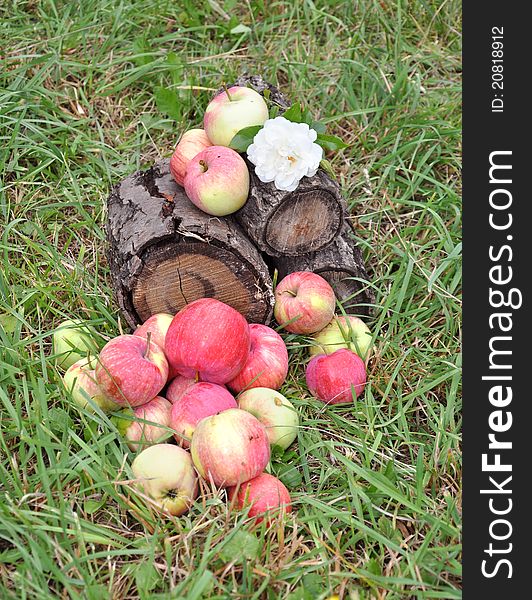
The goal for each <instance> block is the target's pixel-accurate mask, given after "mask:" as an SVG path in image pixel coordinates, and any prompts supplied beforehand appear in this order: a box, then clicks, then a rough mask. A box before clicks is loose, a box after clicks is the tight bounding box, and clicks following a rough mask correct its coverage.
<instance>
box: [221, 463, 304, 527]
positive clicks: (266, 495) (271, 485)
mask: <svg viewBox="0 0 532 600" xmlns="http://www.w3.org/2000/svg"><path fill="white" fill-rule="evenodd" d="M229 500H231V501H234V503H235V507H236V508H237V509H239V510H242V509H244V508H247V507H248V506H249V507H250V509H249V512H248V516H250V517H256V521H257V523H260V522H261V521H262V520H263V519H264V517H266V518H267V520H268V522H271V520H272V517H275V516H280V515H282V514H283V513H284V514H286V513H290V512H292V504H291V498H290V494H289V492H288V490H287V489H286V487H285V485H284V484H283V483H282V481H280V480H279V479H277V477H274V476H273V475H269V474H268V473H261V474H260V475H259V476H258V477H255V478H254V479H251V480H250V481H246V482H245V483H243V484H242V485H241V486H238V487H233V488H230V489H229Z"/></svg>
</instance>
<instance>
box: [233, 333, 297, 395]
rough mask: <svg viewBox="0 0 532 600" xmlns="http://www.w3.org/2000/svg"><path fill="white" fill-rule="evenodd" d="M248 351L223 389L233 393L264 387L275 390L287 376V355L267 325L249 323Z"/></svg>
mask: <svg viewBox="0 0 532 600" xmlns="http://www.w3.org/2000/svg"><path fill="white" fill-rule="evenodd" d="M249 335H250V339H251V347H250V350H249V355H248V358H247V360H246V363H245V365H244V366H243V368H242V370H241V371H240V373H239V374H238V375H237V376H236V377H235V378H234V379H232V380H231V381H229V382H228V384H227V386H228V387H229V389H231V390H233V392H236V393H238V392H241V391H242V390H246V389H250V388H256V387H268V388H271V389H273V390H278V389H279V388H280V387H281V386H282V385H283V383H284V380H285V379H286V374H287V373H288V352H287V350H286V346H285V343H284V341H283V338H282V337H281V336H280V335H279V334H278V333H277V332H276V331H274V330H273V329H272V328H271V327H268V326H267V325H261V324H260V323H251V324H250V326H249Z"/></svg>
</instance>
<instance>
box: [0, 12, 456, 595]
mask: <svg viewBox="0 0 532 600" xmlns="http://www.w3.org/2000/svg"><path fill="white" fill-rule="evenodd" d="M0 4H1V6H0V23H1V25H0V28H1V29H0V56H1V57H2V63H3V64H2V69H1V72H0V140H1V143H0V172H1V182H0V189H1V196H0V209H1V214H0V253H1V259H2V268H1V270H0V411H1V412H0V415H1V417H0V418H1V423H0V426H1V430H0V597H1V598H6V599H8V598H17V599H19V598H88V599H101V598H141V599H143V598H161V599H162V598H164V599H166V598H183V599H185V598H186V599H187V600H194V599H200V598H246V599H252V598H254V599H259V598H268V599H273V598H290V599H292V600H297V599H307V598H308V599H324V598H327V597H329V596H330V595H332V594H337V595H338V596H339V597H340V598H366V599H369V598H387V599H392V598H458V597H460V596H461V591H460V585H461V565H460V560H461V537H460V533H461V448H460V430H461V415H460V369H461V359H460V333H461V331H460V329H461V324H460V314H461V313H460V307H461V301H460V294H461V271H460V257H461V245H460V227H461V214H460V170H459V169H460V154H459V152H460V126H461V122H460V119H461V109H460V102H461V95H460V91H461V90H460V85H461V76H460V69H461V62H460V52H461V48H460V19H461V12H460V10H461V9H460V3H459V2H456V1H454V0H450V1H444V2H439V1H436V0H427V1H422V0H420V1H419V2H414V1H411V2H406V1H404V0H398V1H397V2H386V1H385V2H380V1H377V0H360V1H359V2H352V1H347V0H346V1H343V2H342V1H336V0H328V1H324V2H316V1H314V2H313V1H312V0H306V1H303V0H301V1H295V2H294V1H284V2H283V1H281V2H273V3H270V2H265V1H264V0H250V1H249V2H237V1H236V0H227V1H226V2H223V0H219V1H218V2H216V1H214V0H212V1H209V2H200V1H199V0H184V1H182V2H175V1H174V2H170V1H165V0H150V1H147V0H122V1H117V2H108V1H106V0H83V1H82V2H79V3H77V2H63V1H60V0H42V2H35V1H33V0H27V1H24V0H4V1H3V2H2V3H0ZM239 25H245V26H247V28H249V29H247V28H246V27H238V26H239ZM244 71H248V72H250V73H253V72H259V73H261V74H262V75H263V76H264V77H265V78H266V79H269V80H270V81H272V82H275V83H277V84H278V85H279V86H280V87H281V88H282V90H283V91H284V92H285V93H286V94H287V95H289V96H290V97H291V98H297V99H301V100H303V101H304V102H305V103H306V104H307V105H308V106H309V107H310V109H311V110H312V112H313V113H314V114H315V116H316V117H321V118H323V119H325V120H327V121H328V125H329V131H330V132H331V133H334V134H337V135H340V136H341V137H343V139H344V140H345V141H347V142H349V143H350V147H349V148H347V149H346V150H343V151H341V152H338V153H337V154H335V155H332V156H331V157H329V158H330V159H331V160H332V164H333V167H334V169H335V171H336V173H337V175H338V178H339V180H340V182H341V184H342V187H343V190H344V192H345V194H346V197H347V198H348V201H349V206H350V209H351V212H352V215H353V219H354V222H355V224H356V225H357V230H358V236H359V241H360V245H361V247H362V248H363V251H364V255H365V258H366V260H367V263H368V266H369V270H370V274H371V281H372V284H373V286H374V289H375V293H376V302H375V304H376V306H375V309H374V316H373V318H372V319H371V320H369V321H368V324H369V325H370V327H371V329H372V331H374V332H375V352H374V356H373V358H372V360H371V362H370V366H369V380H370V383H369V385H368V387H367V391H366V394H365V398H364V401H362V402H358V403H356V405H355V406H348V407H344V408H338V407H336V408H334V407H329V408H327V407H323V405H318V403H317V402H316V401H314V400H312V399H311V398H310V396H309V394H308V391H307V390H306V388H305V385H304V377H303V372H304V371H303V368H304V364H305V361H306V353H305V349H304V347H303V346H304V340H302V339H300V338H296V337H294V336H291V337H287V343H288V344H289V347H290V353H291V365H292V366H291V372H290V377H289V380H288V381H287V383H286V385H285V386H284V388H283V390H282V391H283V392H284V393H285V394H286V395H287V397H288V398H289V399H290V400H291V401H292V402H293V403H294V404H295V405H296V406H297V407H298V410H299V411H300V413H301V417H302V427H301V430H300V433H299V439H298V443H297V446H295V447H294V450H293V451H289V452H288V453H287V454H286V455H285V456H284V457H282V458H280V459H278V460H277V461H276V463H275V465H274V471H275V472H277V473H279V474H282V476H283V478H284V479H285V480H286V481H287V482H288V485H289V487H290V491H291V493H292V495H293V499H294V508H295V511H294V513H293V515H291V516H290V518H289V519H288V520H287V522H286V527H285V528H284V529H283V528H279V527H274V528H272V529H270V530H268V529H266V527H264V526H258V527H255V528H253V527H251V526H250V525H249V524H248V523H247V522H246V519H245V515H239V514H236V513H228V511H227V507H226V502H225V499H224V497H223V494H222V493H219V494H217V495H215V494H212V493H211V492H209V491H208V490H205V491H204V494H203V495H202V496H201V497H200V498H199V499H198V501H197V503H196V505H195V506H194V507H193V509H192V510H191V511H190V512H189V513H188V514H187V515H186V516H184V517H181V518H177V519H173V520H165V519H161V518H160V517H159V516H158V515H157V514H156V513H155V512H154V511H152V510H151V509H150V508H148V507H147V506H145V505H144V504H143V502H142V500H141V499H140V498H139V497H138V496H137V495H136V494H135V492H134V491H133V490H132V489H131V487H130V486H129V485H128V484H127V480H128V479H129V478H130V476H131V472H130V463H131V458H132V456H131V453H130V452H129V451H128V450H127V447H126V446H125V445H124V444H123V442H121V440H120V439H119V436H118V434H117V432H116V429H115V428H114V427H113V425H112V424H111V422H110V421H109V419H108V418H107V417H104V416H101V417H100V416H90V415H89V414H86V413H84V412H83V411H81V410H78V409H76V408H74V407H72V406H71V405H70V404H69V401H68V398H67V397H66V395H65V393H64V392H63V391H62V388H61V385H60V375H61V373H60V372H59V371H58V370H57V369H56V368H55V366H54V364H53V362H52V361H50V360H49V355H50V351H51V348H50V341H51V338H50V335H51V332H52V331H53V330H54V327H56V326H57V325H58V323H59V322H60V321H61V320H63V319H64V318H67V317H80V318H83V319H85V320H87V322H89V323H91V324H92V325H94V326H95V327H96V328H97V329H98V331H99V332H100V333H101V339H100V340H99V342H100V343H102V344H103V343H104V342H105V340H106V339H108V338H110V337H112V336H114V335H116V334H117V333H118V332H120V331H127V328H126V325H125V322H124V321H122V320H121V318H120V315H119V312H118V309H117V306H116V304H115V302H114V300H113V297H112V291H111V288H110V280H109V276H108V267H107V263H106V259H105V246H104V232H103V227H104V223H105V208H104V207H105V199H106V196H107V194H108V192H109V188H110V186H111V185H112V184H114V183H115V182H117V181H118V180H119V179H120V178H122V177H124V176H126V175H127V174H129V173H131V172H132V171H134V170H135V169H137V168H141V167H144V166H148V165H150V164H151V163H152V162H153V160H155V159H157V158H159V157H161V156H168V155H169V154H170V153H171V150H172V148H173V146H174V144H175V142H176V139H177V138H178V137H179V135H180V134H181V133H182V132H183V131H184V130H185V129H187V128H189V127H191V126H192V125H199V124H200V122H201V117H202V112H203V110H204V108H205V106H206V104H207V102H208V100H209V98H210V96H211V94H212V91H213V90H215V89H217V88H218V87H219V86H220V85H221V83H222V82H224V81H225V82H231V81H232V80H233V79H234V78H235V77H236V76H237V75H238V74H240V73H242V72H244ZM160 88H166V89H169V90H170V91H171V94H173V95H174V97H175V98H176V99H177V100H178V103H177V104H176V105H175V106H174V107H173V109H172V111H171V113H172V118H170V117H169V116H168V115H167V114H166V113H165V112H163V110H162V109H163V108H164V106H163V104H162V100H163V97H164V93H163V92H161V91H160ZM156 97H157V98H158V100H159V106H157V104H156V101H155V98H156Z"/></svg>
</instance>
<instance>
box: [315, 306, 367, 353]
mask: <svg viewBox="0 0 532 600" xmlns="http://www.w3.org/2000/svg"><path fill="white" fill-rule="evenodd" d="M312 338H313V344H312V345H311V346H310V356H315V355H316V354H331V353H332V352H335V351H336V350H340V348H347V349H349V350H352V351H353V352H355V353H356V354H358V355H359V356H360V358H362V359H363V360H365V362H366V363H367V362H368V360H369V357H370V351H369V350H370V346H371V331H370V330H369V327H368V326H367V325H366V324H365V323H364V321H363V320H362V319H359V318H358V317H355V316H353V315H347V317H344V316H343V315H342V316H335V317H334V318H333V320H332V321H331V322H330V323H329V324H328V325H326V326H325V327H324V328H323V329H322V330H321V331H318V333H316V334H315V335H313V336H312Z"/></svg>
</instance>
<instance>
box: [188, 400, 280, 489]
mask: <svg viewBox="0 0 532 600" xmlns="http://www.w3.org/2000/svg"><path fill="white" fill-rule="evenodd" d="M190 453H191V454H192V460H193V461H194V466H195V467H196V470H197V471H198V473H199V474H200V476H201V477H203V478H204V479H207V480H208V481H210V480H211V479H212V481H213V482H214V484H215V485H216V486H218V487H229V486H233V485H237V484H239V483H243V482H244V481H248V480H249V479H253V477H257V475H259V474H260V473H262V471H263V470H264V468H265V467H266V465H267V464H268V461H269V460H270V442H269V440H268V434H267V433H266V429H265V428H264V425H263V424H262V423H261V422H260V421H259V420H258V419H256V418H255V417H254V416H253V415H251V414H249V413H248V412H246V411H245V410H240V409H239V408H230V409H229V410H224V411H223V412H221V413H219V414H217V415H213V416H212V417H207V418H205V419H202V420H201V421H200V422H199V423H198V424H197V426H196V429H195V430H194V433H193V434H192V443H191V445H190Z"/></svg>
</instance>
